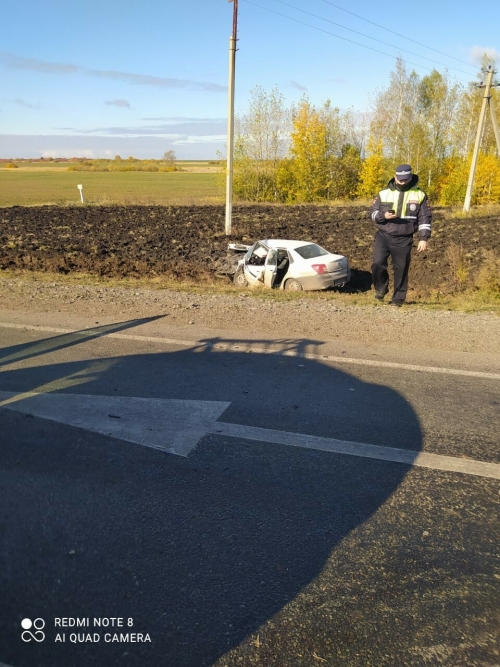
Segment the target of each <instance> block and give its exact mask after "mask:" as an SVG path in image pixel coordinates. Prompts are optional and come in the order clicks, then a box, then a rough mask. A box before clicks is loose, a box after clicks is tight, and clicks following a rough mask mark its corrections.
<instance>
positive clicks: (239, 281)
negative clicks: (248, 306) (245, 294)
mask: <svg viewBox="0 0 500 667" xmlns="http://www.w3.org/2000/svg"><path fill="white" fill-rule="evenodd" d="M233 282H234V284H235V285H236V287H246V286H247V285H248V283H247V279H246V278H245V272H244V271H243V269H242V268H241V267H240V268H239V269H238V270H237V271H236V273H235V274H234V278H233Z"/></svg>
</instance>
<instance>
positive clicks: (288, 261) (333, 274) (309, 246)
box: [229, 239, 351, 292]
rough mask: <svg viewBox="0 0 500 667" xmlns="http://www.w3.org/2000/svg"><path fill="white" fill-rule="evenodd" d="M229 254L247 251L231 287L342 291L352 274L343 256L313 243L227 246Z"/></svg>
mask: <svg viewBox="0 0 500 667" xmlns="http://www.w3.org/2000/svg"><path fill="white" fill-rule="evenodd" d="M229 247H230V249H232V250H239V251H242V250H246V253H245V256H244V257H243V259H241V260H240V261H239V262H238V266H237V268H236V273H235V274H234V278H233V281H234V284H235V285H237V286H238V287H244V286H246V285H251V286H255V285H264V286H265V287H271V288H273V287H274V288H279V289H286V290H291V291H294V292H298V291H300V290H322V289H328V288H329V287H341V286H343V285H345V284H346V283H348V282H349V279H350V277H351V272H350V270H349V262H348V261H347V258H346V257H344V255H336V254H334V253H331V252H328V250H325V249H324V248H322V247H321V246H319V245H317V244H316V243H311V242H308V241H289V240H286V241H285V240H280V239H269V240H267V241H257V243H254V245H253V246H242V245H240V244H230V246H229Z"/></svg>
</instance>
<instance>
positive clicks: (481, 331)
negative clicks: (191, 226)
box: [0, 278, 500, 356]
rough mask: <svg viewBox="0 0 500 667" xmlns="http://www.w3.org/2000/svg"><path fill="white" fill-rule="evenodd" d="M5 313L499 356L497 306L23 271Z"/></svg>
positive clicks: (1, 282)
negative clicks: (136, 284)
mask: <svg viewBox="0 0 500 667" xmlns="http://www.w3.org/2000/svg"><path fill="white" fill-rule="evenodd" d="M0 294H1V297H0V309H1V311H3V314H1V317H2V319H4V318H5V313H6V312H7V311H14V312H16V313H18V314H19V315H21V314H22V312H25V313H29V314H33V313H59V314H60V315H59V317H58V320H59V322H61V321H67V327H68V328H73V327H72V322H73V320H74V318H75V317H78V318H82V319H85V318H90V319H95V316H97V315H99V321H100V322H101V323H111V322H113V321H116V319H117V318H118V320H120V318H121V319H123V318H143V317H144V318H145V317H152V316H155V315H167V316H168V320H165V321H168V325H169V326H170V327H180V328H184V327H188V330H190V329H191V330H192V331H193V335H195V329H196V328H197V327H204V328H205V329H212V330H217V331H219V332H221V333H224V332H233V333H235V332H240V333H241V335H249V334H254V333H255V332H259V333H260V334H261V335H265V336H267V337H276V338H279V339H283V338H290V337H294V338H304V339H305V338H314V339H316V340H325V341H331V340H340V341H346V342H351V343H354V342H355V343H356V344H358V345H360V346H363V345H370V346H373V345H377V346H384V345H389V346H390V347H391V349H394V350H397V349H401V350H405V349H425V350H428V351H429V350H435V351H436V352H438V351H442V352H469V353H484V354H489V355H495V356H496V355H498V353H499V351H500V319H499V318H498V316H497V315H495V314H493V313H478V314H466V313H462V312H456V311H426V310H422V309H419V308H418V307H414V306H408V307H404V308H401V309H396V308H393V307H390V306H388V305H385V304H384V305H379V304H374V305H373V306H351V305H345V304H343V303H339V302H338V301H336V300H335V298H334V297H332V296H331V295H329V296H328V298H325V299H300V298H299V299H296V300H294V301H288V302H279V301H273V300H269V301H267V300H264V299H259V298H256V297H253V296H252V295H251V294H250V295H249V294H247V293H235V294H234V295H232V294H230V295H227V294H217V293H213V292H210V289H209V288H207V291H206V293H203V294H198V293H190V292H182V291H176V290H170V289H169V290H166V289H145V288H141V289H137V288H128V287H107V286H106V287H104V286H99V285H70V284H65V283H63V282H44V281H37V280H32V279H29V280H24V279H20V278H12V279H11V278H9V279H6V278H3V279H0Z"/></svg>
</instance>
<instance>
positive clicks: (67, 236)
mask: <svg viewBox="0 0 500 667" xmlns="http://www.w3.org/2000/svg"><path fill="white" fill-rule="evenodd" d="M224 217H225V212H224V207H223V206H182V207H179V206H168V207H160V206H128V207H119V206H118V207H117V206H109V207H68V208H59V207H51V206H42V207H11V208H4V209H0V222H1V224H0V269H11V270H12V269H14V270H15V269H23V270H26V269H28V270H34V271H47V272H56V273H62V274H68V273H71V272H85V273H90V274H95V275H99V276H107V277H126V276H129V277H153V276H166V277H169V278H178V279H189V280H194V281H200V282H209V281H211V280H213V279H215V278H218V277H219V278H220V277H221V275H222V274H224V273H225V271H226V269H227V266H228V256H227V243H228V241H232V242H242V243H246V244H251V243H253V242H254V241H256V240H259V239H264V238H295V239H304V240H310V241H314V242H317V243H319V244H320V245H322V246H324V247H325V248H327V249H328V250H331V251H333V252H337V253H341V254H343V255H346V257H348V259H349V262H350V265H351V268H352V281H351V285H350V287H349V289H351V290H355V291H357V290H363V291H364V290H367V289H369V288H370V285H371V275H370V266H371V255H372V245H373V237H374V234H375V231H376V229H375V226H374V224H373V223H372V222H371V221H370V219H369V216H368V210H367V208H365V207H359V206H348V207H328V206H273V205H269V206H266V205H248V206H235V207H234V209H233V234H232V235H231V237H230V238H228V237H226V236H225V233H224ZM498 223H499V219H498V216H489V217H482V218H469V219H467V220H458V219H454V220H449V219H448V220H445V210H444V209H435V210H434V224H433V234H432V239H431V243H430V246H429V249H428V251H427V252H425V253H421V254H417V253H416V251H415V248H414V255H413V259H412V266H411V269H410V285H411V287H412V288H413V290H415V292H416V293H417V294H418V293H422V294H425V293H426V292H428V291H429V290H431V289H442V290H443V291H445V292H446V291H447V289H448V288H449V286H450V265H449V263H448V262H447V260H446V258H445V251H446V249H447V248H448V247H449V245H450V244H451V243H452V242H453V243H455V244H458V245H460V246H463V248H464V249H465V251H466V252H467V256H468V260H469V261H470V262H471V265H472V267H473V268H475V267H478V266H479V265H480V263H481V261H482V255H483V249H493V250H495V251H497V252H500V225H499V224H498ZM414 245H415V246H416V242H415V244H414ZM224 279H225V280H229V278H228V277H227V276H226V277H225V278H224Z"/></svg>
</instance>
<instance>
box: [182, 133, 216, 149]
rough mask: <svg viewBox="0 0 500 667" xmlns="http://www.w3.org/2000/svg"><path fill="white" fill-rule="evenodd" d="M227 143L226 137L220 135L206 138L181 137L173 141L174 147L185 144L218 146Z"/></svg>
mask: <svg viewBox="0 0 500 667" xmlns="http://www.w3.org/2000/svg"><path fill="white" fill-rule="evenodd" d="M226 141H227V135H225V134H220V135H218V136H217V135H215V136H213V135H212V136H208V137H183V138H181V139H177V140H176V141H174V146H183V145H185V144H209V143H210V144H220V143H224V142H226Z"/></svg>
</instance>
